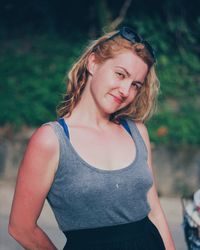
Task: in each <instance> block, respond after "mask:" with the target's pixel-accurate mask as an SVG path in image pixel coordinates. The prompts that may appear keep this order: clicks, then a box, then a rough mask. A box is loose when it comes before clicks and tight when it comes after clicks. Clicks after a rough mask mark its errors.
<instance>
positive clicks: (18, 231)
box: [8, 223, 28, 243]
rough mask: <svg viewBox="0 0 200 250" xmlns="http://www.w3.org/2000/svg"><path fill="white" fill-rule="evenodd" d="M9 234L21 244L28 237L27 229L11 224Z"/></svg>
mask: <svg viewBox="0 0 200 250" xmlns="http://www.w3.org/2000/svg"><path fill="white" fill-rule="evenodd" d="M8 233H9V235H10V236H11V237H12V238H14V239H15V240H16V241H18V242H19V243H20V242H21V241H23V240H24V238H27V236H28V232H27V229H24V228H22V227H21V226H20V225H13V224H10V223H9V225H8Z"/></svg>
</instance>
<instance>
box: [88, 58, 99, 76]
mask: <svg viewBox="0 0 200 250" xmlns="http://www.w3.org/2000/svg"><path fill="white" fill-rule="evenodd" d="M96 66H97V62H96V57H95V54H94V53H91V54H90V55H89V57H88V64H87V69H88V71H89V73H90V75H93V74H94V72H95V69H96Z"/></svg>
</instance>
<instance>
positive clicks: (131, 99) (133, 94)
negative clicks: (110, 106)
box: [127, 90, 137, 104]
mask: <svg viewBox="0 0 200 250" xmlns="http://www.w3.org/2000/svg"><path fill="white" fill-rule="evenodd" d="M136 95H137V91H135V90H133V91H132V93H130V95H129V97H128V99H127V102H128V104H129V103H131V102H132V101H133V100H134V99H135V97H136Z"/></svg>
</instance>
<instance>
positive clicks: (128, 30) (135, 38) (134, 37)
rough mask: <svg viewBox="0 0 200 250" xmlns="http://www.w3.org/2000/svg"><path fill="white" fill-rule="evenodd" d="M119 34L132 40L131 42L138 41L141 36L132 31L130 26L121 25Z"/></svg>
mask: <svg viewBox="0 0 200 250" xmlns="http://www.w3.org/2000/svg"><path fill="white" fill-rule="evenodd" d="M120 34H121V35H122V36H123V37H124V38H125V39H127V40H129V41H131V42H133V43H135V42H136V43H139V42H140V41H141V38H140V37H139V36H138V34H137V33H136V32H135V31H133V30H132V29H131V28H128V27H122V29H121V32H120Z"/></svg>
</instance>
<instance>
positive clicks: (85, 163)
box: [57, 118, 139, 174]
mask: <svg viewBox="0 0 200 250" xmlns="http://www.w3.org/2000/svg"><path fill="white" fill-rule="evenodd" d="M63 120H64V122H65V124H66V126H67V127H68V125H67V123H66V121H65V119H64V118H63ZM57 123H58V124H59V126H60V127H61V128H62V130H63V132H64V129H63V127H62V126H61V124H60V123H59V122H58V121H57ZM122 128H123V129H125V128H124V127H123V126H122ZM68 129H69V127H68ZM125 132H127V131H126V129H125ZM130 132H131V139H132V140H133V143H134V145H135V149H136V150H135V158H134V159H133V161H132V162H131V163H130V164H128V165H127V166H125V167H122V168H118V169H112V170H108V169H101V168H98V167H96V166H94V165H92V164H89V163H88V162H87V161H86V160H84V159H83V157H82V156H81V155H80V154H79V153H78V152H77V151H76V149H75V148H74V146H73V145H72V143H71V141H70V140H69V138H68V137H67V136H66V134H65V132H64V135H65V141H66V142H67V144H68V145H69V147H70V149H71V151H72V153H73V154H74V155H75V156H76V158H77V159H78V160H79V161H80V162H82V163H83V164H84V166H86V167H87V168H89V169H92V170H94V171H96V172H100V173H105V174H110V173H121V172H124V171H127V170H129V169H131V167H133V168H134V165H135V164H136V162H137V160H138V153H139V152H138V145H137V141H136V140H135V138H134V136H133V133H132V131H130ZM127 133H128V132H127ZM128 135H129V136H130V134H129V133H128ZM134 169H135V168H134Z"/></svg>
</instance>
